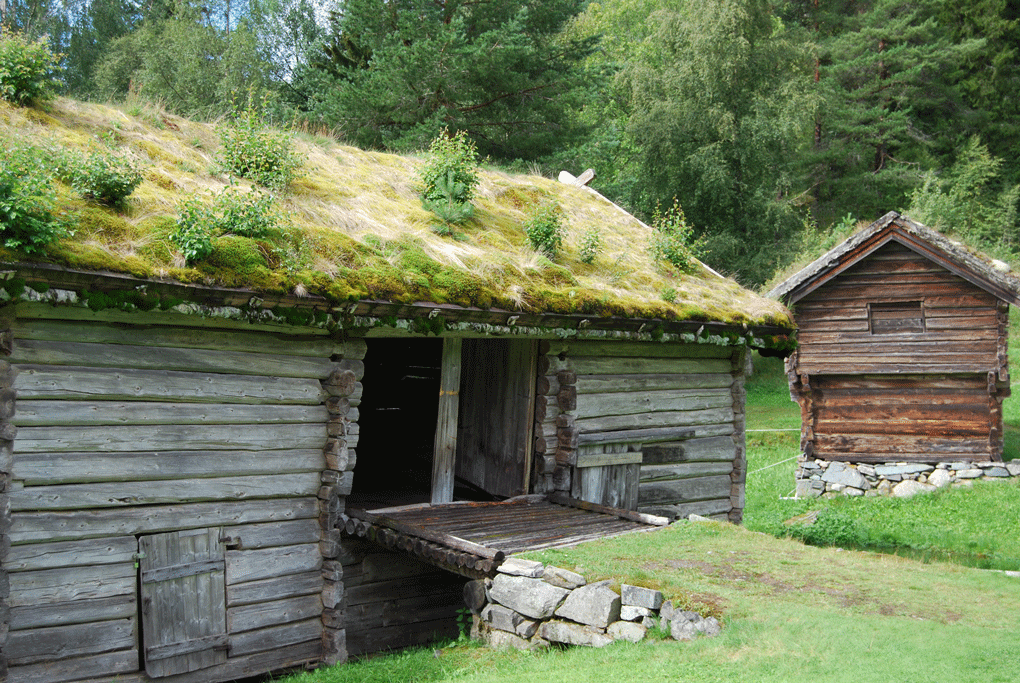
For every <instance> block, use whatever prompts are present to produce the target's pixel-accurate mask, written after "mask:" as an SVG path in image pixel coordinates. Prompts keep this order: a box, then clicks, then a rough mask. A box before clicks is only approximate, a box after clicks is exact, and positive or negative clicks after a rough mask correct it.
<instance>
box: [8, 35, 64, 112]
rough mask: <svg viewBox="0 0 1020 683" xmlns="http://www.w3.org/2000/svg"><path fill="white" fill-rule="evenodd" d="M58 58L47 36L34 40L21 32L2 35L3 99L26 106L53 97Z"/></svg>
mask: <svg viewBox="0 0 1020 683" xmlns="http://www.w3.org/2000/svg"><path fill="white" fill-rule="evenodd" d="M58 59H59V58H58V56H57V55H55V54H53V52H52V51H51V50H50V47H49V42H48V40H47V38H46V37H45V36H44V37H42V38H40V39H39V40H37V41H35V42H30V41H28V40H27V39H26V38H24V37H23V36H22V35H21V34H19V33H6V32H5V33H3V35H0V99H4V100H7V101H8V102H13V103H15V104H19V105H22V104H30V103H32V102H40V101H44V100H46V99H49V98H50V97H52V90H53V88H54V86H55V85H56V77H57V73H58V72H59V70H60V68H59V66H58V65H57V62H58Z"/></svg>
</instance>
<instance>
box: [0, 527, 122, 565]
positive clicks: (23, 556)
mask: <svg viewBox="0 0 1020 683" xmlns="http://www.w3.org/2000/svg"><path fill="white" fill-rule="evenodd" d="M137 552H138V539H136V538H135V537H134V536H117V537H113V538H97V539H89V540H83V541H60V542H56V543H34V544H31V545H16V546H13V547H12V548H11V549H10V551H9V552H8V553H7V559H6V560H4V568H5V569H7V571H9V572H22V571H34V570H38V569H55V568H57V567H82V566H86V565H100V564H130V563H133V562H134V560H135V558H134V555H135V553H137Z"/></svg>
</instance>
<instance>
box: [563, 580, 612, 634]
mask: <svg viewBox="0 0 1020 683" xmlns="http://www.w3.org/2000/svg"><path fill="white" fill-rule="evenodd" d="M556 616H558V617H562V618H564V619H570V620H571V621H576V622H578V623H580V624H587V625H589V626H596V627H598V628H606V627H607V626H609V625H610V624H611V623H613V622H614V621H619V619H620V596H619V595H617V594H616V593H615V592H614V591H613V590H612V589H611V588H609V586H607V585H605V584H604V583H593V584H590V585H588V586H581V587H580V588H577V589H575V590H574V591H572V592H571V593H570V595H568V596H567V599H566V600H564V601H563V604H562V605H560V606H559V608H557V609H556Z"/></svg>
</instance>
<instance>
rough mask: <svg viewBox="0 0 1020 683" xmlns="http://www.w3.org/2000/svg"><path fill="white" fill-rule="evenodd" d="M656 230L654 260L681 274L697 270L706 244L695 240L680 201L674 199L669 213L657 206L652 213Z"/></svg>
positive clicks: (653, 235) (653, 249)
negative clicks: (698, 261) (699, 258)
mask: <svg viewBox="0 0 1020 683" xmlns="http://www.w3.org/2000/svg"><path fill="white" fill-rule="evenodd" d="M652 229H653V230H654V232H653V233H652V237H651V240H650V244H649V251H651V253H652V258H654V259H655V260H656V261H660V262H665V263H668V264H669V265H671V266H673V268H675V269H676V270H678V271H679V272H681V273H687V272H690V271H691V270H693V269H694V267H695V265H696V263H697V259H698V257H699V256H701V255H702V253H703V249H704V241H703V240H702V239H700V238H699V239H695V238H694V228H693V227H692V226H691V225H690V224H689V223H688V222H687V217H686V216H684V210H683V208H682V207H681V206H680V202H678V201H677V200H676V199H675V198H674V199H673V205H672V206H670V207H669V208H668V209H666V211H665V212H663V211H662V210H661V209H660V207H658V206H656V207H655V211H654V212H653V213H652ZM674 296H675V293H674Z"/></svg>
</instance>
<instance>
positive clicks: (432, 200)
mask: <svg viewBox="0 0 1020 683" xmlns="http://www.w3.org/2000/svg"><path fill="white" fill-rule="evenodd" d="M478 182H479V176H478V151H477V150H476V149H475V144H474V143H473V142H472V141H471V140H470V139H469V138H468V137H467V133H465V132H464V131H458V132H457V133H456V134H454V135H450V134H449V131H446V130H444V131H443V132H442V133H441V134H440V135H439V136H438V137H437V138H436V139H434V140H433V141H432V144H431V145H430V146H429V151H428V154H427V157H426V160H425V164H424V165H423V166H422V167H421V168H420V169H419V170H418V183H419V185H420V188H419V194H420V196H421V203H422V206H423V207H424V208H425V209H426V210H428V211H431V212H432V213H434V214H435V215H436V216H437V217H438V218H439V219H440V220H441V221H442V223H441V224H440V225H438V226H436V228H435V230H436V232H438V233H439V234H441V235H448V234H452V232H453V231H452V229H451V228H450V226H451V225H452V224H455V223H463V222H464V221H466V220H468V219H470V218H471V217H472V216H473V215H474V206H473V205H472V204H471V200H472V199H473V198H474V192H475V187H476V186H477V185H478Z"/></svg>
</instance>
